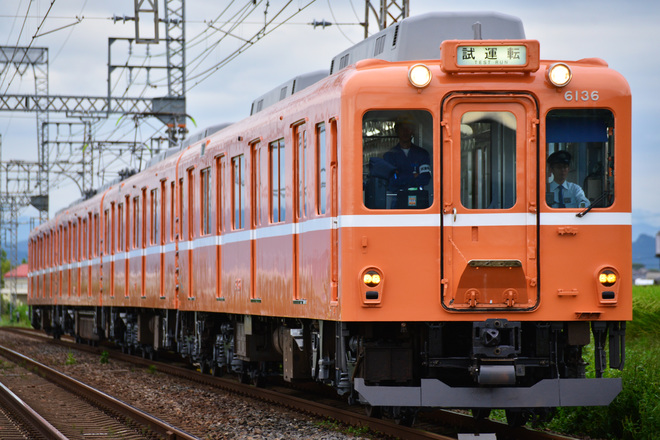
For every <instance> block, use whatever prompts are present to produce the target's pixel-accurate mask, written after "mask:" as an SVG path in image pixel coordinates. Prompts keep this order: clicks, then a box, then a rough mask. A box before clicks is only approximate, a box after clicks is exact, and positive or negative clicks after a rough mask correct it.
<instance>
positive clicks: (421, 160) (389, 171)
mask: <svg viewBox="0 0 660 440" xmlns="http://www.w3.org/2000/svg"><path fill="white" fill-rule="evenodd" d="M362 170H363V171H362V177H363V179H362V180H363V185H362V188H363V191H362V193H363V202H364V205H365V206H366V207H367V208H369V209H424V208H428V207H429V206H431V204H432V203H433V174H434V170H433V117H432V116H431V114H430V113H429V112H427V111H424V110H373V111H370V112H367V113H366V114H365V115H364V117H363V119H362Z"/></svg>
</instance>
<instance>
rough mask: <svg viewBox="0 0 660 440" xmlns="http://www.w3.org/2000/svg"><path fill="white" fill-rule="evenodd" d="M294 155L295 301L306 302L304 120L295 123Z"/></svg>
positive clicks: (306, 151)
mask: <svg viewBox="0 0 660 440" xmlns="http://www.w3.org/2000/svg"><path fill="white" fill-rule="evenodd" d="M293 139H294V145H293V149H294V151H293V155H294V158H295V160H294V176H295V177H294V185H295V188H294V201H293V206H294V218H295V222H296V229H295V233H294V234H293V259H294V262H293V267H294V272H293V283H294V284H293V286H294V287H293V301H294V303H301V302H304V300H305V298H306V287H307V286H308V285H309V275H310V274H309V270H307V268H308V264H309V262H308V261H307V259H306V253H307V252H306V249H305V248H306V247H307V246H309V243H306V242H305V234H304V229H305V220H306V219H307V218H308V215H309V213H308V206H307V184H308V181H307V180H308V179H307V161H308V150H307V131H306V127H305V123H304V121H301V123H299V124H295V125H294V131H293Z"/></svg>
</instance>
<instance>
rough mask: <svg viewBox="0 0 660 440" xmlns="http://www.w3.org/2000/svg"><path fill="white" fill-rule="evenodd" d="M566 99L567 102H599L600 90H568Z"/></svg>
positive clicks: (565, 95) (565, 94)
mask: <svg viewBox="0 0 660 440" xmlns="http://www.w3.org/2000/svg"><path fill="white" fill-rule="evenodd" d="M564 99H565V100H566V101H598V90H593V91H591V92H590V91H588V90H582V91H579V90H575V91H573V90H567V91H566V93H564Z"/></svg>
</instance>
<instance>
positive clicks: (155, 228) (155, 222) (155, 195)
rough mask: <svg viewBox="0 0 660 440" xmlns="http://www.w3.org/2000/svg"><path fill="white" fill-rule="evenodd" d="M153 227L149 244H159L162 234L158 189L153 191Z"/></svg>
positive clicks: (150, 230) (150, 229)
mask: <svg viewBox="0 0 660 440" xmlns="http://www.w3.org/2000/svg"><path fill="white" fill-rule="evenodd" d="M150 214H151V222H150V223H151V227H150V228H149V232H150V240H149V244H157V243H158V233H159V232H160V228H159V226H160V223H159V221H158V188H156V189H152V190H151V212H150Z"/></svg>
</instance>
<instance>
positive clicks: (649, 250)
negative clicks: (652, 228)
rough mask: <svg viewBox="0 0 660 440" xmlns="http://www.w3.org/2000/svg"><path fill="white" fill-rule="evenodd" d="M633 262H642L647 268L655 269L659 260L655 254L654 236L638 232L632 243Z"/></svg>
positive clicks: (659, 262)
mask: <svg viewBox="0 0 660 440" xmlns="http://www.w3.org/2000/svg"><path fill="white" fill-rule="evenodd" d="M632 260H633V263H640V264H643V265H644V266H645V267H646V268H647V269H651V268H653V269H657V268H658V265H659V264H660V260H659V259H658V258H657V257H656V256H655V237H651V236H650V235H646V234H640V236H639V237H637V240H635V241H633V244H632Z"/></svg>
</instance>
